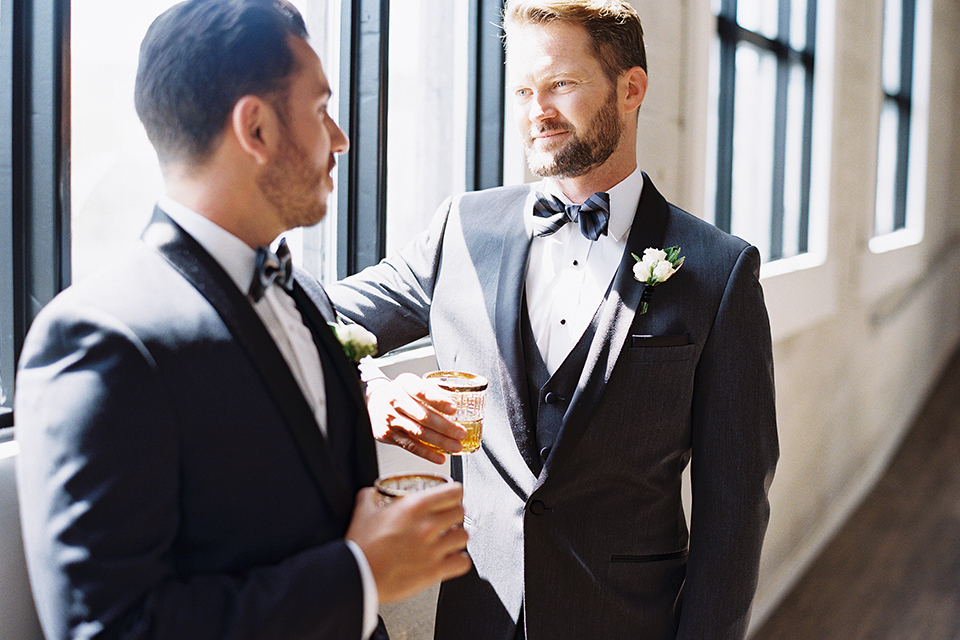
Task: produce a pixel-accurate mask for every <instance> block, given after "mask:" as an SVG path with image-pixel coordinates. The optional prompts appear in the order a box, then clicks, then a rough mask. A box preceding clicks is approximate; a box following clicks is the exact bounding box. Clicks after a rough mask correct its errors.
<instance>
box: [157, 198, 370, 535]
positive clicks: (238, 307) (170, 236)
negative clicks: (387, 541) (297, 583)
mask: <svg viewBox="0 0 960 640" xmlns="http://www.w3.org/2000/svg"><path fill="white" fill-rule="evenodd" d="M142 239H143V241H144V242H145V243H146V244H147V245H148V246H151V247H153V248H154V249H155V250H156V251H157V252H158V253H160V255H161V256H163V258H164V259H165V260H166V261H167V262H168V263H170V265H171V266H173V268H174V269H176V270H177V271H178V272H179V273H180V274H181V275H182V276H183V277H184V278H185V279H186V280H187V281H188V282H190V284H192V285H193V286H194V287H195V288H196V289H197V290H198V291H199V292H200V293H201V294H202V295H203V297H204V298H206V299H207V301H208V302H209V303H210V305H211V306H212V307H213V308H214V310H216V312H217V314H218V315H219V316H220V318H221V319H222V320H223V323H224V324H225V325H226V326H227V329H228V330H229V331H230V333H231V334H232V335H233V337H234V339H236V341H237V343H238V344H239V345H240V346H241V348H242V349H243V350H244V351H246V353H247V354H248V356H249V357H250V360H251V361H252V363H253V366H254V368H256V369H257V371H258V372H259V373H260V376H261V378H262V379H263V383H264V386H265V387H266V388H267V390H268V392H269V394H270V395H271V396H272V397H273V400H274V402H275V404H276V406H277V410H278V411H279V412H280V414H281V416H282V418H283V422H284V424H286V426H287V427H288V429H289V431H290V434H291V436H292V437H293V439H294V440H295V441H296V442H297V444H298V446H299V450H300V454H301V456H302V458H303V461H304V463H305V464H306V466H307V468H308V469H309V470H310V473H311V475H312V476H313V478H314V480H315V482H316V485H317V488H318V489H319V490H320V492H321V494H322V495H323V496H324V497H325V498H326V500H327V502H328V503H329V504H330V506H331V507H332V508H333V510H334V512H335V513H336V514H337V517H338V518H341V519H343V520H344V521H345V522H346V521H349V519H350V514H351V513H352V511H353V501H354V496H353V491H352V490H351V488H350V484H349V482H348V480H347V478H346V477H345V476H344V475H343V474H342V473H341V472H340V471H339V467H338V465H337V464H336V461H335V459H334V456H333V452H332V451H331V449H330V446H329V444H328V443H327V441H326V439H325V438H324V437H323V434H322V433H321V432H320V427H319V425H318V424H317V421H316V418H315V417H314V415H313V411H312V410H311V409H310V405H309V404H308V403H307V400H306V398H304V396H303V392H302V391H301V390H300V386H299V384H297V381H296V379H295V378H294V377H293V373H291V371H290V368H289V366H288V365H287V363H286V360H284V358H283V355H282V354H281V353H280V350H279V349H278V348H277V346H276V344H275V343H274V341H273V338H271V337H270V333H269V332H268V331H267V328H266V327H265V326H264V325H263V322H262V321H261V320H260V316H258V315H257V312H256V311H255V310H254V309H253V306H252V305H251V304H250V302H249V301H248V300H247V298H246V296H245V295H244V294H243V293H242V292H241V291H240V290H239V289H238V288H237V286H236V285H235V284H234V282H233V280H231V279H230V276H229V275H227V273H226V272H225V271H224V270H223V268H222V267H221V266H220V265H219V263H217V261H216V260H214V258H213V257H212V256H211V255H210V254H209V253H207V252H206V250H204V249H203V247H202V246H200V244H199V243H198V242H197V241H196V240H194V238H193V237H192V236H190V234H188V233H186V232H185V231H184V230H183V229H182V228H180V226H179V225H177V224H176V223H175V222H174V221H173V220H172V219H171V218H170V217H169V216H167V215H166V214H165V213H164V212H163V211H161V210H160V209H159V208H157V209H155V211H154V216H153V220H151V222H150V224H149V225H148V226H147V228H146V230H145V231H144V232H143V236H142Z"/></svg>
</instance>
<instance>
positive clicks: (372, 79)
mask: <svg viewBox="0 0 960 640" xmlns="http://www.w3.org/2000/svg"><path fill="white" fill-rule="evenodd" d="M503 7H504V2H503V0H470V5H469V14H468V15H469V19H470V25H469V34H470V36H469V42H468V47H469V58H468V65H469V66H468V78H469V83H470V85H469V87H468V105H469V110H468V115H467V118H468V121H467V131H468V134H467V135H468V139H467V162H466V167H467V175H466V184H467V187H468V188H472V189H485V188H488V187H495V186H500V185H502V184H503V153H504V145H503V136H504V122H505V120H504V118H505V114H504V107H503V105H504V91H505V89H504V73H505V71H504V51H503V46H502V41H501V39H500V37H499V36H500V34H499V27H496V26H495V25H499V24H500V19H501V15H502V11H503ZM389 37H390V0H344V2H343V4H342V6H341V59H344V60H350V61H351V64H350V66H349V69H345V70H344V72H343V73H341V82H340V84H341V86H340V100H341V102H340V114H341V115H340V126H341V128H343V130H344V131H345V132H346V134H347V136H348V137H349V139H350V152H349V154H348V157H347V158H346V162H344V163H343V164H342V165H341V168H340V173H339V176H338V178H339V185H340V189H339V195H338V201H337V211H338V212H339V215H338V223H337V277H338V278H343V277H346V276H348V275H351V274H354V273H356V272H358V271H360V270H361V269H363V268H364V267H367V266H370V265H372V264H376V263H377V262H379V261H380V260H381V259H383V257H384V256H385V255H386V247H387V172H388V171H389V167H388V166H387V147H386V145H387V140H388V131H387V90H388V86H389V78H390V68H389V50H390V47H389ZM371 176H376V180H375V181H371V180H370V177H371Z"/></svg>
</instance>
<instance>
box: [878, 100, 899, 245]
mask: <svg viewBox="0 0 960 640" xmlns="http://www.w3.org/2000/svg"><path fill="white" fill-rule="evenodd" d="M899 126H900V112H899V110H898V109H897V104H896V103H895V102H893V101H892V100H886V101H884V104H883V110H882V111H881V113H880V141H879V142H880V143H879V147H878V149H877V218H876V230H875V231H876V234H877V235H883V234H885V233H890V232H892V231H894V230H895V224H894V211H895V210H896V192H897V180H896V177H897V147H898V145H897V129H898V128H899Z"/></svg>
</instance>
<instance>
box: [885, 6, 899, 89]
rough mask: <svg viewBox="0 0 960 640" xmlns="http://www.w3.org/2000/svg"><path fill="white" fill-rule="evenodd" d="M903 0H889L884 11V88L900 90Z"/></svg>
mask: <svg viewBox="0 0 960 640" xmlns="http://www.w3.org/2000/svg"><path fill="white" fill-rule="evenodd" d="M902 21H903V0H887V2H886V6H885V8H884V13H883V90H884V91H886V92H887V93H889V94H891V95H893V94H896V93H899V92H900V64H901V61H900V48H901V46H902V42H903V33H902V31H903V29H902Z"/></svg>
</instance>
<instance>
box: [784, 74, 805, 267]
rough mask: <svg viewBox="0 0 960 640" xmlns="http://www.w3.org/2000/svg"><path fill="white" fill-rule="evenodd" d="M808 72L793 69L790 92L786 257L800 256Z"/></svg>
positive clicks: (785, 198) (785, 232)
mask: <svg viewBox="0 0 960 640" xmlns="http://www.w3.org/2000/svg"><path fill="white" fill-rule="evenodd" d="M806 82H807V74H806V70H805V69H804V68H803V67H802V66H800V65H794V66H793V67H792V68H791V70H790V84H789V87H788V88H787V145H786V146H787V148H786V154H785V167H784V176H783V182H784V184H783V257H784V258H789V257H791V256H795V255H798V254H799V253H800V247H801V243H804V244H805V241H806V238H801V237H800V219H801V207H802V204H803V196H804V193H803V143H804V133H805V132H804V123H803V116H804V103H805V101H806V93H807V86H806Z"/></svg>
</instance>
